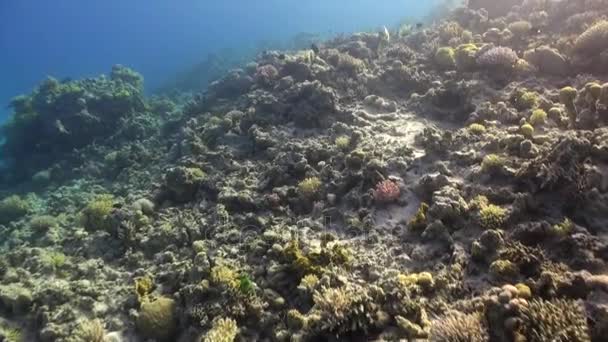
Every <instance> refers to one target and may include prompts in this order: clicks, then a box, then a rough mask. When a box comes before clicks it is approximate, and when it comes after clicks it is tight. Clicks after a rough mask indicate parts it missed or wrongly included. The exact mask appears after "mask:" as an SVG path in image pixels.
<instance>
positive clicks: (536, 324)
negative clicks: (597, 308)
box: [519, 299, 591, 342]
mask: <svg viewBox="0 0 608 342" xmlns="http://www.w3.org/2000/svg"><path fill="white" fill-rule="evenodd" d="M520 319H521V324H522V325H521V329H520V331H519V335H521V336H523V337H525V338H526V341H528V342H544V341H555V342H589V341H591V339H590V337H589V327H588V326H587V317H586V315H585V309H584V307H583V306H582V305H581V304H580V303H578V302H575V301H570V300H561V299H556V300H551V301H546V300H542V299H541V300H538V299H534V300H532V301H530V302H529V303H528V305H524V306H522V307H521V312H520Z"/></svg>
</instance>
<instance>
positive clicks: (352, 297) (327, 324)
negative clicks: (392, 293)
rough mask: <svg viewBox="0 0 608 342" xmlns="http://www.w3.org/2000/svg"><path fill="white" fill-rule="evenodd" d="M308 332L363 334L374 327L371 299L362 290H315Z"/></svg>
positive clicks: (374, 309)
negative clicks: (309, 330)
mask: <svg viewBox="0 0 608 342" xmlns="http://www.w3.org/2000/svg"><path fill="white" fill-rule="evenodd" d="M313 299H314V306H313V308H312V313H313V314H312V315H310V314H309V322H308V323H309V325H310V329H311V330H313V331H315V332H317V333H325V334H328V336H331V335H335V336H340V335H344V334H346V333H349V332H358V333H365V332H367V331H368V329H370V327H371V326H372V325H373V324H374V320H375V318H374V314H375V312H376V310H377V308H376V304H375V300H374V298H373V297H372V296H371V295H370V294H369V293H368V291H366V289H365V288H361V287H358V286H344V287H340V288H329V289H323V290H321V291H315V294H314V296H313Z"/></svg>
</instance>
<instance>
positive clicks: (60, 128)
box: [55, 119, 70, 134]
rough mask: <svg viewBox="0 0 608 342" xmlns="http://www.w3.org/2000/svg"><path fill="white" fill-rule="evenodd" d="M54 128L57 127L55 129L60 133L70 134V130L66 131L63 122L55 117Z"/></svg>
mask: <svg viewBox="0 0 608 342" xmlns="http://www.w3.org/2000/svg"><path fill="white" fill-rule="evenodd" d="M55 128H57V130H58V131H59V132H60V133H61V134H70V131H68V130H67V129H66V128H65V126H64V125H63V123H62V122H61V120H59V119H57V120H55Z"/></svg>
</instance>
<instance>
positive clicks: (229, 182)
mask: <svg viewBox="0 0 608 342" xmlns="http://www.w3.org/2000/svg"><path fill="white" fill-rule="evenodd" d="M606 5H607V3H606V1H604V0H594V1H578V0H577V1H567V0H555V1H530V0H526V1H509V0H507V1H499V2H497V1H489V0H480V1H473V0H471V1H469V2H468V4H467V5H466V6H455V8H452V9H450V10H449V11H446V12H445V13H443V15H442V16H441V17H437V18H436V19H435V22H434V23H429V24H428V25H426V24H425V25H423V26H421V27H414V26H413V25H412V26H410V27H405V26H403V27H401V28H400V29H399V32H393V31H392V30H390V29H389V28H386V29H385V28H383V29H382V30H379V32H362V33H356V34H350V35H340V36H336V37H334V38H332V39H330V40H327V41H324V42H316V43H315V44H314V45H312V46H310V49H308V48H307V47H308V44H307V45H305V46H302V47H303V48H304V49H302V50H294V51H265V52H263V53H261V54H260V55H259V56H257V57H256V58H255V60H253V61H251V62H250V63H248V64H243V65H241V68H239V69H234V70H230V71H227V72H224V73H222V74H221V75H219V74H218V76H219V77H217V78H216V80H215V81H213V82H211V83H209V84H208V86H207V87H206V89H205V90H204V91H203V92H201V93H199V94H196V95H193V96H188V95H184V94H181V95H179V96H172V97H171V98H170V99H169V98H166V97H162V96H153V97H148V96H145V95H144V94H143V90H142V89H143V78H142V77H141V75H139V74H138V73H136V72H134V71H133V70H130V69H128V68H126V67H123V66H116V67H114V68H113V69H112V70H111V73H110V74H109V75H108V76H100V77H96V78H89V79H83V80H66V81H62V82H60V81H57V80H54V79H48V80H46V81H43V82H42V83H41V84H40V85H39V86H38V87H37V88H35V89H34V90H33V91H32V93H31V94H29V95H23V96H19V97H16V98H15V99H14V100H13V101H12V103H11V108H12V110H13V115H12V117H11V119H10V121H9V122H8V123H7V124H6V125H5V127H4V131H5V132H6V144H5V145H3V146H2V153H3V156H6V157H7V164H6V166H5V169H3V174H2V177H0V192H1V194H2V196H1V197H0V318H1V319H0V335H1V339H3V340H9V341H10V340H21V339H23V340H28V341H29V340H32V341H42V342H51V341H138V340H146V339H148V340H156V341H353V340H354V341H363V340H366V341H367V340H373V341H399V340H404V341H405V340H408V341H414V340H416V341H458V342H460V341H463V342H464V341H478V342H482V341H497V342H513V341H553V340H554V341H593V342H600V341H604V340H605V339H606V334H607V333H608V305H607V304H606V303H608V302H607V300H608V297H607V292H608V279H607V277H606V275H605V273H606V270H607V269H608V268H607V267H608V264H607V262H608V240H607V238H606V227H607V226H608V205H607V204H606V203H608V142H607V141H608V128H607V125H608V79H607V78H606V77H607V75H606V70H608V69H606V65H608V63H607V61H608V59H607V58H606V56H607V55H606V53H607V52H606V51H607V50H606V49H607V48H608V47H607V46H606V32H608V31H607V30H606V20H605V18H606V17H607V16H608V6H606ZM219 67H220V66H218V68H219ZM206 68H208V69H213V65H208V66H207V67H206ZM33 132H34V133H36V134H33Z"/></svg>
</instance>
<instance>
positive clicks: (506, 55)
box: [477, 46, 519, 69]
mask: <svg viewBox="0 0 608 342" xmlns="http://www.w3.org/2000/svg"><path fill="white" fill-rule="evenodd" d="M518 59H519V57H517V53H515V51H513V50H512V49H510V48H508V47H504V46H498V47H493V48H490V49H488V50H486V51H483V52H481V54H479V55H478V57H477V65H479V66H480V67H482V68H492V69H511V68H513V66H514V65H515V63H517V60H518Z"/></svg>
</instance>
